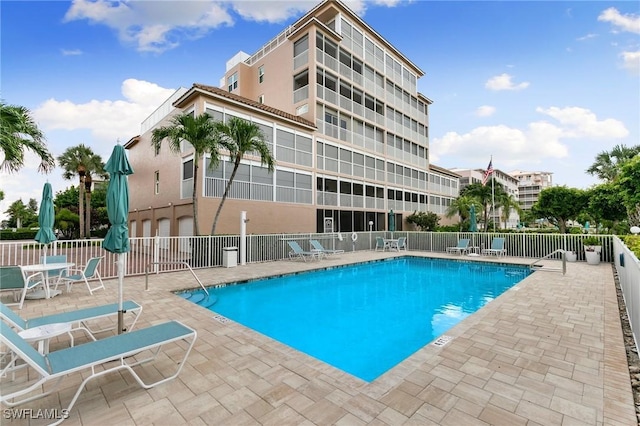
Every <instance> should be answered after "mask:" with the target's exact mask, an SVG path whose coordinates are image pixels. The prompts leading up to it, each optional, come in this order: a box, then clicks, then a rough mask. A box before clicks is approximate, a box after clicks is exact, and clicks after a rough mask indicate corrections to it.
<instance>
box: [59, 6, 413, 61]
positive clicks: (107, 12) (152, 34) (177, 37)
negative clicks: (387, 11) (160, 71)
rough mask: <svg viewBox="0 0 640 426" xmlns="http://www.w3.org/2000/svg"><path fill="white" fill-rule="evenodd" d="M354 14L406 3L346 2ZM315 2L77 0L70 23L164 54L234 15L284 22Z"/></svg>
mask: <svg viewBox="0 0 640 426" xmlns="http://www.w3.org/2000/svg"><path fill="white" fill-rule="evenodd" d="M345 3H346V5H347V6H348V7H349V8H350V9H352V10H353V11H354V12H355V13H356V14H358V15H360V16H362V15H364V13H365V11H366V9H367V8H368V7H371V6H386V7H394V6H397V5H399V4H407V3H410V2H407V1H406V0H347V1H345ZM317 4H318V2H317V0H286V1H247V0H232V1H214V0H199V1H126V2H125V1H119V2H114V1H110V0H74V1H73V3H72V5H71V7H70V8H69V10H68V11H67V13H66V15H65V18H64V20H65V21H66V22H71V21H76V20H88V21H90V22H92V23H97V24H102V25H106V26H107V27H109V28H111V29H113V30H114V31H115V32H116V33H117V34H118V37H119V38H120V40H122V41H123V42H125V43H128V44H132V45H134V46H136V49H137V50H139V51H141V52H155V53H161V52H164V51H166V50H169V49H173V48H175V47H177V46H179V45H180V43H181V42H182V41H183V40H190V39H197V38H200V37H203V36H204V35H206V34H207V33H208V32H209V31H211V30H213V29H216V28H219V27H221V26H232V25H234V23H235V21H234V18H233V15H234V14H235V15H238V16H239V17H240V18H241V19H244V20H248V21H258V22H270V23H280V22H283V21H285V20H288V19H290V18H293V17H296V16H299V15H301V14H303V13H305V12H307V11H309V10H310V9H312V8H313V7H315V6H316V5H317Z"/></svg>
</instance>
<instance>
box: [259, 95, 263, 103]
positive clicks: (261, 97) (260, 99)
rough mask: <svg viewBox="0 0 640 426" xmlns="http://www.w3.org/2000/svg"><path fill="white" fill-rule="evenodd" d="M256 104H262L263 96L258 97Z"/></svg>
mask: <svg viewBox="0 0 640 426" xmlns="http://www.w3.org/2000/svg"><path fill="white" fill-rule="evenodd" d="M258 102H260V103H261V104H263V103H264V95H260V96H258Z"/></svg>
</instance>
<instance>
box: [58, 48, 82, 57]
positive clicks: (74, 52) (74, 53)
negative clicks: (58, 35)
mask: <svg viewBox="0 0 640 426" xmlns="http://www.w3.org/2000/svg"><path fill="white" fill-rule="evenodd" d="M61 52H62V56H79V55H82V50H80V49H61Z"/></svg>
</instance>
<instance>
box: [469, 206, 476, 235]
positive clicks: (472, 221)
mask: <svg viewBox="0 0 640 426" xmlns="http://www.w3.org/2000/svg"><path fill="white" fill-rule="evenodd" d="M469 232H478V220H477V218H476V206H475V205H474V204H471V208H470V209H469Z"/></svg>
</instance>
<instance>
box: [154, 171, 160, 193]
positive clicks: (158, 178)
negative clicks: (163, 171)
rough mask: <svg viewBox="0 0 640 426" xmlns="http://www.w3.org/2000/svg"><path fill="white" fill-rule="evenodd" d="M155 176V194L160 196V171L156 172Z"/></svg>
mask: <svg viewBox="0 0 640 426" xmlns="http://www.w3.org/2000/svg"><path fill="white" fill-rule="evenodd" d="M154 174H155V178H154V191H155V194H156V195H157V194H159V193H160V171H159V170H156V172H155V173H154Z"/></svg>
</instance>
